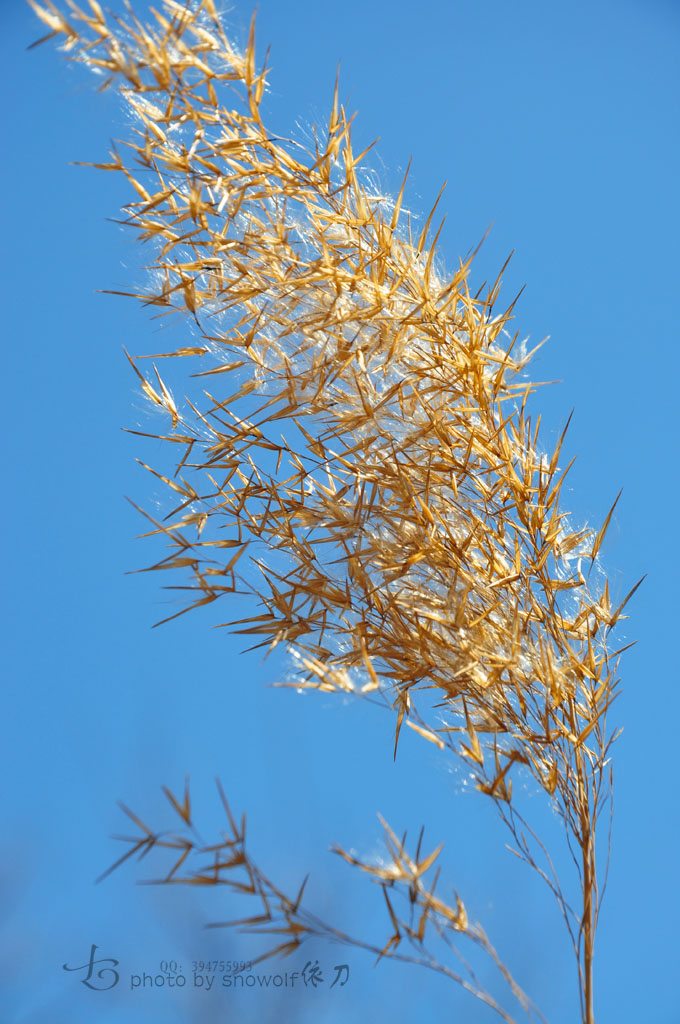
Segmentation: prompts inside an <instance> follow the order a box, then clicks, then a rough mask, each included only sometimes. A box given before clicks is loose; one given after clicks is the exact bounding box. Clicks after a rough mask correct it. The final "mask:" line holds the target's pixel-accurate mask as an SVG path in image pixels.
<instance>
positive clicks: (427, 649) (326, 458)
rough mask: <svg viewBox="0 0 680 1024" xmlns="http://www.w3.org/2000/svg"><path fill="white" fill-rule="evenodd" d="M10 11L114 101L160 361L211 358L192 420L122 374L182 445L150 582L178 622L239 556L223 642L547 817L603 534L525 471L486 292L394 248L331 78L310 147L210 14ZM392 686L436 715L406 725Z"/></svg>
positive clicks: (606, 681)
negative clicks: (190, 331) (258, 652)
mask: <svg viewBox="0 0 680 1024" xmlns="http://www.w3.org/2000/svg"><path fill="white" fill-rule="evenodd" d="M29 2H31V5H32V7H33V8H34V10H35V11H36V13H37V14H38V16H39V17H40V18H42V20H43V21H44V22H45V23H46V24H47V26H48V28H49V29H50V34H51V35H58V36H61V37H62V38H63V39H64V46H65V48H66V49H67V51H68V53H69V54H70V55H72V57H73V59H75V60H78V61H80V62H82V63H84V64H86V65H87V66H88V67H90V68H91V69H92V70H94V71H97V72H98V73H100V74H105V75H106V76H107V77H106V79H105V83H104V84H105V85H109V84H113V83H115V84H117V85H118V86H119V88H120V89H121V93H122V95H123V97H124V99H125V101H126V103H127V104H128V107H129V109H130V111H131V112H132V113H133V114H134V117H135V119H136V124H137V128H136V131H135V140H134V141H132V142H129V143H126V147H127V149H128V150H129V152H130V160H129V162H124V161H123V159H122V157H121V156H120V155H119V154H118V153H117V152H114V153H113V154H112V158H111V162H109V163H106V164H97V165H95V166H98V167H102V168H104V169H107V170H114V171H117V172H119V173H123V174H124V175H125V176H126V178H127V179H128V181H129V183H130V185H131V186H132V188H133V190H134V192H135V198H134V200H133V201H132V202H131V203H129V204H128V206H127V207H126V210H127V215H128V223H129V224H131V225H133V226H135V227H136V229H137V231H138V233H139V238H140V239H142V240H144V241H149V242H151V243H152V245H153V246H154V247H155V252H156V257H155V263H154V268H155V269H154V273H153V282H152V286H151V288H150V290H149V292H148V293H145V294H143V295H140V296H139V298H140V299H142V300H143V301H144V302H145V303H147V304H151V305H154V306H158V307H160V308H161V309H162V310H167V311H180V312H184V313H188V314H189V315H190V317H191V318H192V320H193V322H194V323H195V325H196V329H197V330H198V333H199V335H200V339H201V341H200V344H199V345H197V346H191V347H183V348H180V349H178V350H177V352H175V353H172V354H174V355H178V356H179V355H181V356H185V355H198V356H202V355H204V354H205V353H211V354H212V356H213V357H214V358H215V359H216V361H217V365H216V366H215V367H214V368H212V369H210V370H208V371H204V373H205V375H207V376H210V377H211V378H213V379H212V380H211V382H210V385H211V388H210V391H209V392H208V391H206V392H205V396H206V400H207V403H206V405H205V406H204V408H203V410H202V411H201V410H199V409H198V408H197V407H196V406H195V405H193V404H191V403H189V407H188V409H186V410H180V409H179V408H178V406H177V405H176V403H175V401H174V399H173V398H172V395H171V392H170V390H169V388H168V387H167V386H166V385H165V383H164V382H163V380H162V379H161V376H160V374H159V372H158V370H157V369H156V367H155V365H154V374H153V379H149V377H148V376H145V375H144V374H143V373H142V372H141V371H140V370H139V369H138V368H137V367H136V366H135V372H136V373H137V374H138V376H139V377H140V382H141V385H142V388H143V390H144V392H145V394H146V395H147V397H148V398H149V399H150V400H151V401H152V402H153V403H154V404H155V405H157V406H158V407H160V408H162V409H164V410H165V411H166V412H167V413H168V417H169V421H170V426H171V432H170V433H169V434H168V435H158V436H160V437H162V439H163V440H164V441H166V442H167V444H168V445H172V444H179V445H180V449H179V450H180V451H183V456H182V458H181V459H180V460H178V464H177V470H176V473H175V476H174V477H173V478H172V479H171V478H170V477H169V476H165V475H163V474H159V473H156V475H157V476H158V477H159V478H160V479H161V480H163V481H164V482H165V483H166V484H167V485H168V487H169V488H171V489H172V491H173V492H175V494H176V495H177V497H178V498H179V503H178V504H177V506H176V508H175V510H174V513H173V514H172V515H171V516H169V517H167V518H166V520H165V521H163V522H162V523H161V522H156V521H155V520H153V522H154V525H155V530H154V531H152V532H156V533H162V534H163V535H164V536H165V537H166V539H167V541H168V542H169V545H170V550H171V553H170V555H168V556H167V557H166V558H165V559H163V560H162V561H160V562H158V563H157V564H156V565H154V566H153V567H152V568H154V569H160V568H165V569H182V570H185V569H187V568H188V569H190V570H191V572H192V574H193V584H192V588H193V589H194V591H195V593H196V597H195V599H194V601H193V604H192V607H193V606H197V605H202V604H207V603H211V602H212V601H214V600H216V599H217V598H218V597H221V596H223V595H225V594H228V593H234V592H235V591H236V590H237V575H236V566H237V563H238V562H239V559H241V558H242V556H243V555H244V552H246V551H248V553H249V555H250V556H251V560H250V564H251V566H254V567H256V568H257V569H258V570H259V573H260V583H259V585H258V588H257V589H258V595H259V600H260V602H261V608H262V610H261V612H260V613H259V614H257V615H255V616H252V617H250V618H248V619H241V620H237V621H236V622H232V623H231V625H232V626H234V627H237V628H239V629H240V631H241V632H243V633H245V634H248V635H250V636H252V637H253V638H254V640H255V641H256V643H257V644H262V645H265V646H270V647H271V646H274V645H276V644H278V643H284V644H287V645H288V646H289V647H290V648H291V649H292V650H293V651H295V652H297V655H298V664H299V666H300V670H301V672H300V675H299V676H298V677H297V678H296V680H295V685H296V686H309V687H315V688H318V689H323V690H340V691H351V692H355V693H370V692H373V691H379V692H381V693H388V692H390V691H391V695H390V700H392V699H394V706H395V708H396V709H397V714H398V724H397V736H398V734H399V728H400V726H401V724H402V720H403V719H404V717H406V718H407V719H408V718H409V717H410V718H411V720H412V724H414V725H415V726H416V728H417V729H418V730H419V731H420V732H421V734H423V735H425V736H426V737H427V738H428V739H434V741H435V742H438V743H439V744H440V745H444V744H446V745H448V746H451V747H452V748H453V749H455V750H456V751H457V752H458V753H460V754H462V755H463V756H465V757H468V758H469V759H470V760H471V761H472V762H473V763H474V764H475V765H476V768H477V769H478V773H479V774H478V778H479V785H480V788H482V789H483V791H484V792H487V793H489V794H490V795H492V796H493V797H494V798H495V799H500V800H509V799H510V794H511V789H510V780H509V777H508V772H509V770H510V768H511V767H512V766H513V765H515V764H518V763H519V764H524V765H525V766H526V767H527V768H528V770H529V771H531V772H532V773H533V774H534V775H535V777H536V778H537V779H538V780H539V781H540V783H541V785H543V786H544V787H545V789H546V790H547V791H548V792H549V793H550V794H554V793H555V792H556V791H557V794H558V796H560V795H561V796H562V798H564V799H568V798H569V797H568V794H569V792H570V789H569V786H570V783H569V766H570V765H572V764H573V762H574V759H577V760H578V759H581V758H583V757H584V756H585V757H586V758H587V760H588V763H589V764H590V766H591V768H592V770H593V771H601V770H602V768H603V765H604V763H605V760H606V753H607V750H608V746H609V743H610V742H611V737H609V736H608V734H607V732H606V727H605V718H606V711H607V709H608V707H609V706H610V704H611V701H612V699H613V697H614V695H615V687H616V674H615V673H616V661H615V658H614V657H613V656H611V655H610V654H609V653H608V649H607V635H608V633H609V630H610V629H611V627H612V626H613V625H614V624H615V623H616V621H617V620H618V618H619V617H620V615H621V608H619V609H617V610H616V611H614V612H612V609H611V606H610V602H609V596H608V590H607V589H606V588H605V590H604V592H601V593H600V592H598V593H594V592H592V591H591V588H590V587H589V585H588V582H587V578H586V575H585V574H584V567H586V568H587V565H588V559H590V560H591V562H592V560H593V559H594V558H595V556H596V555H597V552H598V550H599V547H600V545H601V543H602V538H603V535H604V530H606V527H607V525H608V522H609V519H608V520H607V522H606V523H605V524H604V527H603V530H601V531H600V532H599V533H598V534H597V535H596V536H595V537H593V532H592V531H588V530H575V531H574V530H571V529H570V527H569V525H568V520H567V517H566V515H565V513H564V512H563V511H561V509H560V505H559V498H560V491H561V488H562V485H563V482H564V478H565V472H566V471H560V470H559V468H558V460H559V455H560V449H561V445H562V441H563V437H562V438H561V439H560V442H559V444H558V445H557V447H556V449H555V451H554V452H553V453H552V454H551V455H549V456H546V455H540V454H539V449H538V427H537V425H534V424H533V423H532V420H531V417H530V416H529V415H528V413H527V400H528V396H529V394H530V393H531V391H532V390H533V388H534V385H531V384H529V383H527V382H526V381H525V380H523V379H521V378H520V376H519V373H520V371H521V370H522V369H523V367H524V365H525V363H526V361H527V357H526V356H525V355H524V353H523V352H522V351H521V350H520V346H519V345H518V343H517V337H516V336H515V337H514V338H510V336H509V335H508V333H507V326H508V324H509V322H510V320H511V309H509V310H507V311H505V312H504V313H503V314H502V315H495V314H494V311H493V310H494V306H495V303H496V300H497V296H498V291H499V286H500V276H499V279H498V281H496V282H495V284H494V285H493V287H492V288H491V289H490V290H489V292H488V294H487V295H486V296H485V297H484V298H480V297H479V296H478V295H473V294H472V293H471V292H470V289H469V283H468V274H469V267H470V261H467V262H466V263H464V264H461V266H460V267H459V269H458V271H457V272H456V273H455V274H454V275H453V277H451V278H450V279H446V278H444V277H443V276H442V272H441V271H440V270H439V269H438V266H437V262H436V259H435V245H436V237H435V239H434V241H433V242H428V238H429V232H430V228H431V225H432V223H433V215H434V210H433V211H432V213H431V214H430V216H429V217H428V219H427V222H426V224H425V226H424V228H423V230H422V231H421V233H420V235H419V237H418V238H414V236H413V234H412V228H411V222H410V218H408V219H407V222H406V224H404V217H403V215H402V213H401V207H402V200H403V195H404V188H403V187H402V190H401V192H400V194H399V196H398V199H397V200H396V202H395V203H393V204H389V203H386V201H385V199H384V197H382V196H376V195H374V194H372V193H371V192H370V191H369V189H368V187H367V185H366V183H365V181H364V180H363V179H362V176H361V173H360V170H359V165H360V163H361V159H362V156H363V154H362V155H360V156H356V155H355V154H354V152H353V149H352V141H351V119H350V118H348V116H347V114H346V112H345V110H344V108H343V107H342V106H341V105H340V104H339V102H338V88H337V83H336V89H335V95H334V99H333V103H332V109H331V114H330V119H329V127H328V132H327V134H326V138H325V141H323V142H321V141H320V140H319V137H318V134H316V133H315V143H314V145H315V148H314V150H313V151H306V150H304V149H303V147H301V146H299V145H295V144H293V143H292V142H290V141H287V140H283V139H281V138H279V137H274V136H273V135H272V134H271V133H270V131H269V130H268V129H267V127H266V126H265V124H264V123H263V120H262V117H261V112H260V105H261V100H262V96H263V92H264V88H265V82H266V69H264V68H263V69H262V70H261V71H259V72H258V71H257V70H256V59H255V42H254V29H253V27H252V26H251V34H250V39H249V43H248V46H247V49H246V52H245V54H243V55H241V54H239V53H238V52H237V50H236V49H235V48H234V47H233V46H232V45H231V44H230V43H229V41H228V39H227V37H226V35H225V33H224V30H223V28H222V25H221V23H220V21H219V18H218V16H217V12H216V9H215V7H214V4H213V3H212V2H211V0H203V2H200V3H194V4H191V5H189V6H182V5H180V4H177V3H174V2H171V0H164V3H163V9H162V12H158V11H154V12H153V14H154V18H155V25H154V26H153V27H148V26H144V25H142V24H141V23H140V22H139V21H138V19H137V18H136V17H135V16H134V15H133V13H132V11H131V10H130V11H129V12H128V14H129V17H128V19H120V20H118V19H115V23H114V22H110V21H108V20H107V19H106V17H105V15H104V13H103V12H102V10H101V8H100V7H99V5H98V4H97V3H94V2H90V10H89V12H88V11H85V10H83V9H81V8H79V7H78V6H77V5H75V4H74V3H69V5H68V6H69V10H70V12H71V13H70V15H69V18H68V19H67V18H66V17H65V16H64V15H62V14H61V13H60V12H59V11H58V10H57V8H56V7H55V6H54V5H53V4H51V3H47V4H44V5H41V4H38V3H36V2H34V0H29ZM224 87H227V88H228V89H229V91H228V92H226V93H224V92H220V94H219V96H218V88H221V89H224ZM222 96H226V97H228V100H229V103H227V104H225V101H224V100H223V99H221V98H220V97H222ZM404 185H405V182H404ZM435 206H436V204H435ZM437 234H438V233H437ZM508 339H509V340H508ZM163 355H167V353H163ZM131 361H132V360H131ZM133 365H135V364H134V363H133ZM230 377H233V378H234V379H235V380H236V381H237V383H236V386H235V391H234V392H233V393H232V394H229V393H228V388H227V387H226V383H227V380H228V378H230ZM284 423H285V427H286V431H287V432H288V435H289V436H291V437H293V438H294V440H293V442H291V443H289V442H288V441H287V440H286V439H285V438H284V437H283V435H282V434H281V426H282V425H283V424H284ZM563 436H564V435H563ZM147 468H150V467H147ZM180 470H181V471H182V474H183V475H181V476H180V475H179V471H180ZM151 472H155V471H154V470H151ZM149 518H151V517H149ZM168 520H169V522H168ZM213 527H215V529H213ZM194 529H195V531H196V536H195V539H190V537H189V536H188V534H187V531H192V530H194ZM208 549H209V550H208ZM262 550H264V551H265V552H268V553H269V554H270V555H272V554H274V555H276V556H277V557H276V558H274V559H273V560H272V558H269V559H268V561H267V562H265V560H264V559H263V558H262V557H261V556H260V555H259V554H258V552H259V551H262ZM243 564H244V562H241V563H240V564H239V569H240V568H241V566H243ZM192 588H190V589H192ZM178 614H180V613H178ZM417 688H429V689H430V690H431V692H432V694H433V695H434V699H435V703H437V704H438V707H439V708H440V718H441V716H442V715H443V716H444V718H443V721H444V724H442V721H441V720H440V721H439V722H438V723H436V724H433V723H430V724H428V723H426V722H424V721H423V720H422V719H420V718H419V716H418V713H417V712H416V710H415V707H414V705H412V704H411V695H412V694H413V692H414V691H415V690H416V689H417ZM395 698H396V699H395ZM575 813H576V812H575Z"/></svg>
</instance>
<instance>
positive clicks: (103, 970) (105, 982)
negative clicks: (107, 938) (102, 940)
mask: <svg viewBox="0 0 680 1024" xmlns="http://www.w3.org/2000/svg"><path fill="white" fill-rule="evenodd" d="M98 948H99V947H98V946H95V945H94V943H93V944H92V948H91V949H90V959H89V961H88V962H87V963H85V964H81V965H80V967H69V966H68V964H63V969H64V970H65V971H87V975H86V977H84V978H80V979H79V980H80V981H81V982H82V984H83V985H87V987H88V988H91V989H93V991H95V992H108V990H109V989H112V988H115V986H116V985H117V984H118V982H119V980H120V976H119V974H118V971H117V970H115V968H116V967H117V966H118V960H114V958H113V957H102V958H101V959H99V960H95V958H94V955H95V953H96V952H97V949H98ZM98 964H109V965H110V966H108V967H100V968H99V970H98V971H97V972H96V980H95V981H94V982H93V981H92V977H93V975H94V974H95V967H96V966H97V965H98Z"/></svg>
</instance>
